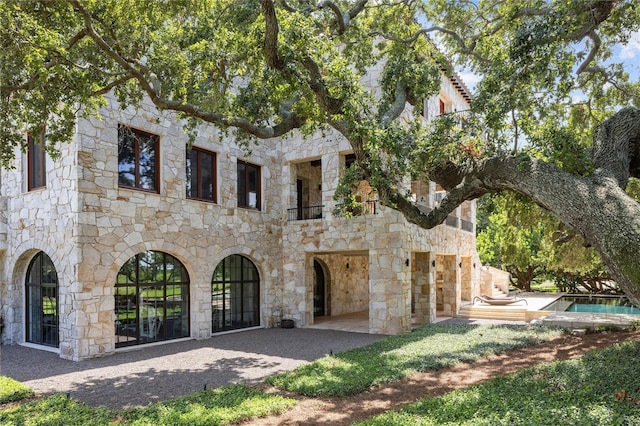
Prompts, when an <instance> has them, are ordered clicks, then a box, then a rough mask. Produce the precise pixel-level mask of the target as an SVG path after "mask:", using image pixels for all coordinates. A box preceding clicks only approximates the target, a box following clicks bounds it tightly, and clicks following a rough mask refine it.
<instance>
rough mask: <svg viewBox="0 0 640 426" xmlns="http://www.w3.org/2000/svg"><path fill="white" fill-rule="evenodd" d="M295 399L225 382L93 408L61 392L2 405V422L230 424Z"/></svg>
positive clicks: (288, 405)
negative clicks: (145, 402)
mask: <svg viewBox="0 0 640 426" xmlns="http://www.w3.org/2000/svg"><path fill="white" fill-rule="evenodd" d="M293 405H295V400H293V399H289V398H283V397H280V396H275V395H267V394H265V393H262V392H259V391H256V390H253V389H250V388H247V387H246V386H241V385H234V386H224V387H221V388H218V389H213V390H206V391H201V392H196V393H194V394H191V395H188V396H185V397H181V398H177V399H173V400H170V401H166V402H161V403H155V404H151V405H149V406H147V407H144V408H140V409H130V410H125V411H111V410H107V409H104V408H92V407H89V406H87V405H85V404H81V403H78V402H76V401H74V400H72V399H67V397H66V396H64V395H61V394H58V395H54V396H51V397H48V398H43V399H39V400H36V401H31V402H27V403H24V404H21V405H17V406H15V407H12V408H8V409H5V410H3V411H0V425H29V426H31V425H33V426H35V425H47V426H48V425H60V426H69V425H88V424H90V425H114V426H115V425H140V426H142V425H185V426H191V425H226V424H229V423H234V422H238V421H241V420H243V419H248V418H252V417H263V416H266V415H269V414H275V413H280V412H282V411H285V410H287V409H289V408H291V407H292V406H293Z"/></svg>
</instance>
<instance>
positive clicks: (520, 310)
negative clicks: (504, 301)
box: [457, 305, 527, 321]
mask: <svg viewBox="0 0 640 426" xmlns="http://www.w3.org/2000/svg"><path fill="white" fill-rule="evenodd" d="M457 317H460V318H481V319H496V320H507V321H526V320H527V307H526V306H522V307H519V306H488V305H463V306H461V307H460V310H459V311H458V315H457Z"/></svg>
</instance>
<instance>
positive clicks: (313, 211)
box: [287, 206, 324, 222]
mask: <svg viewBox="0 0 640 426" xmlns="http://www.w3.org/2000/svg"><path fill="white" fill-rule="evenodd" d="M323 208H324V206H308V207H295V208H292V209H287V220H288V221H290V222H292V221H294V220H311V219H322V209H323Z"/></svg>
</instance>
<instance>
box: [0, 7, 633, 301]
mask: <svg viewBox="0 0 640 426" xmlns="http://www.w3.org/2000/svg"><path fill="white" fill-rule="evenodd" d="M0 28H1V30H0V43H1V47H2V48H1V49H0V140H1V143H0V162H2V163H3V164H5V165H8V164H11V158H12V155H13V152H14V147H16V146H23V145H24V143H25V140H24V131H25V130H29V129H31V130H34V129H43V128H46V133H47V140H48V141H49V143H50V145H49V146H48V149H50V151H51V152H52V153H54V152H55V150H54V147H55V143H57V142H62V141H64V140H68V139H69V138H70V137H71V134H72V132H73V125H74V120H75V118H76V114H77V113H78V110H79V105H81V106H82V108H81V113H92V112H94V111H96V109H97V108H98V107H99V106H100V105H102V104H103V102H104V98H103V95H105V94H106V93H109V92H111V91H113V92H114V93H115V94H116V96H117V97H118V99H119V100H120V101H121V102H122V103H123V104H124V105H127V104H135V103H137V102H139V101H140V99H141V97H142V96H143V95H145V96H148V97H149V98H150V99H151V101H152V102H153V103H154V104H155V105H156V106H157V107H158V108H160V109H163V110H173V111H176V112H177V113H179V114H180V116H181V117H183V118H186V119H187V120H188V121H189V123H190V124H191V126H195V125H196V124H197V123H198V122H199V121H206V122H209V123H213V124H215V125H216V126H218V127H219V128H220V129H221V130H222V131H225V132H230V133H234V134H235V135H236V137H237V138H238V140H239V141H240V142H245V143H248V141H249V140H250V139H253V140H258V141H260V140H264V141H267V140H268V139H270V138H273V137H279V136H285V135H287V134H289V133H291V132H294V131H295V132H301V133H303V134H309V133H311V132H314V131H316V130H318V129H323V128H332V129H334V130H335V131H337V132H339V133H340V134H342V135H343V136H344V137H345V138H346V139H347V140H348V141H349V142H350V143H351V145H352V147H353V148H354V151H355V153H356V157H357V159H358V165H359V171H360V173H361V175H362V177H364V178H366V179H368V180H369V182H370V183H371V185H372V186H373V187H375V188H376V189H377V191H378V194H379V196H380V198H381V201H382V202H383V203H385V204H387V205H389V206H392V207H394V208H396V209H398V210H400V211H401V212H402V213H403V214H404V215H405V217H406V218H407V220H409V221H411V222H413V223H416V224H418V225H420V226H423V227H427V228H429V227H433V226H435V225H437V224H439V223H441V222H442V221H444V219H445V218H446V216H447V215H448V214H449V213H450V212H451V211H452V210H453V209H454V208H455V207H456V206H458V205H459V204H460V203H462V202H463V201H465V200H470V199H474V198H477V197H479V196H481V195H483V194H487V193H493V192H500V191H503V190H509V191H513V192H516V193H518V194H521V195H522V196H526V197H528V198H530V199H531V200H532V201H533V202H535V203H536V204H537V205H539V206H540V207H542V208H543V209H545V210H548V211H550V212H552V213H553V214H554V215H555V216H556V217H557V218H558V219H559V220H560V221H561V222H562V223H563V224H564V225H566V226H567V227H568V228H571V229H572V230H573V231H574V232H575V233H576V234H577V235H580V236H582V237H583V238H584V239H585V240H586V241H587V243H589V244H591V245H593V246H594V247H595V248H596V249H597V250H598V252H599V253H600V254H601V255H602V259H603V261H604V263H605V264H606V265H607V267H608V268H609V270H610V272H611V274H612V276H613V277H614V278H615V279H616V280H617V281H618V282H619V283H620V285H621V287H622V288H623V289H624V291H625V292H626V293H627V294H628V295H629V296H630V298H631V299H632V300H633V301H634V302H636V303H640V270H639V269H638V268H637V266H636V265H637V263H636V254H637V252H638V251H639V250H638V249H640V205H639V204H638V203H637V202H635V201H634V200H633V199H631V198H630V197H629V196H627V195H626V193H625V192H624V189H625V188H626V186H627V184H628V180H629V177H633V176H637V175H638V173H639V172H640V163H639V161H640V152H639V148H640V146H639V142H640V110H638V109H636V108H635V105H637V103H638V98H639V95H640V87H639V85H638V82H637V81H632V80H631V79H630V77H629V74H628V72H627V71H628V70H627V69H625V65H624V64H622V63H615V62H614V61H613V56H612V54H613V52H614V51H615V49H616V48H617V47H618V46H620V45H623V44H625V43H627V42H628V41H629V39H630V37H631V36H632V35H633V34H634V33H635V32H637V31H638V30H639V29H640V7H638V6H637V5H636V2H635V1H633V0H582V1H566V0H557V1H552V0H514V1H508V2H502V1H495V0H488V1H484V0H480V1H469V0H455V1H451V0H425V1H413V0H399V1H397V0H378V1H375V2H371V1H368V0H356V1H332V0H323V1H320V2H318V3H313V2H310V1H308V0H278V1H274V0H175V1H162V2H160V1H155V0H136V1H133V0H131V1H125V0H67V1H62V0H61V1H28V0H16V1H12V0H5V1H3V2H2V3H0ZM377 64H379V65H381V66H382V72H381V73H380V74H379V78H378V80H377V81H375V82H374V85H375V86H376V87H377V88H378V89H379V92H377V93H372V92H371V91H370V90H369V89H368V88H367V87H365V86H364V84H363V82H362V81H363V76H364V75H366V73H367V70H368V69H370V68H371V67H373V66H375V65H377ZM451 67H460V68H465V69H469V70H471V71H472V72H474V73H475V74H476V75H478V76H479V77H480V81H479V83H478V84H477V86H476V91H475V94H474V100H473V104H472V108H471V110H470V111H468V112H467V113H466V114H465V117H464V119H465V122H464V125H462V124H463V123H461V121H460V120H461V118H462V117H461V114H451V115H448V116H445V117H442V118H441V119H439V120H435V121H434V122H432V123H431V125H429V126H425V125H423V123H422V119H421V118H420V117H419V114H418V113H417V112H416V111H417V109H414V110H412V109H411V108H409V106H410V105H413V104H416V103H417V102H420V101H421V100H422V99H425V98H428V97H430V96H432V95H434V94H436V93H437V92H438V90H439V87H440V83H441V73H442V72H445V73H450V72H451V69H452V68H451ZM623 107H626V108H623ZM409 111H413V115H411V114H407V113H408V112H409ZM408 117H409V118H408ZM410 117H413V120H412V119H410ZM264 143H268V142H264ZM407 174H411V175H412V176H413V177H414V178H416V179H430V180H433V181H436V182H437V183H439V184H440V185H441V186H442V187H444V188H445V189H447V191H448V192H447V196H446V197H445V198H444V200H443V201H442V202H441V203H440V205H439V206H438V207H437V208H435V209H434V210H432V211H431V212H429V213H424V212H423V211H421V210H420V209H418V208H417V207H416V206H415V205H413V204H412V203H411V201H410V200H409V199H408V198H407V197H406V194H405V192H404V191H403V190H402V185H401V184H400V182H401V181H402V178H403V177H405V176H406V175H407Z"/></svg>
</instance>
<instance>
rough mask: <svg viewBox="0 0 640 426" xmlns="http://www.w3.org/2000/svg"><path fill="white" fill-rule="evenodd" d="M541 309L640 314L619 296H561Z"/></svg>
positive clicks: (624, 298)
mask: <svg viewBox="0 0 640 426" xmlns="http://www.w3.org/2000/svg"><path fill="white" fill-rule="evenodd" d="M542 310H543V311H556V312H558V311H559V312H588V313H595V314H632V315H640V309H638V308H636V307H635V306H633V305H632V304H631V303H630V302H629V301H628V300H627V298H626V297H620V296H593V295H581V296H576V295H570V296H562V297H561V298H559V299H557V300H555V301H553V302H552V303H550V304H549V305H547V306H545V307H544V308H542Z"/></svg>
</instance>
